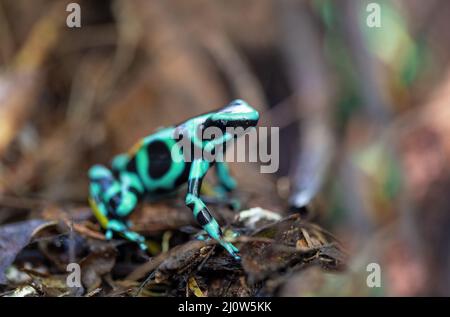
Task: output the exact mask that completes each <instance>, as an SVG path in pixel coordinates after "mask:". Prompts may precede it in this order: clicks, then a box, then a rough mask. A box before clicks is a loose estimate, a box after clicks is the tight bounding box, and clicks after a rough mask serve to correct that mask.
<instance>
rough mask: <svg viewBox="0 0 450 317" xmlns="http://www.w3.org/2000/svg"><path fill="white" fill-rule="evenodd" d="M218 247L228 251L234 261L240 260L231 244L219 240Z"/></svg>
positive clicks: (236, 250)
mask: <svg viewBox="0 0 450 317" xmlns="http://www.w3.org/2000/svg"><path fill="white" fill-rule="evenodd" d="M219 243H220V245H221V246H222V247H223V248H224V249H225V250H227V251H228V253H229V254H230V255H231V256H232V257H233V258H235V259H236V260H240V259H241V257H240V256H239V249H238V248H236V247H235V246H234V245H233V244H232V243H231V242H228V241H225V240H220V241H219Z"/></svg>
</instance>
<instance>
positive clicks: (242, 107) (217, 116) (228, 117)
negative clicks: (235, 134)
mask: <svg viewBox="0 0 450 317" xmlns="http://www.w3.org/2000/svg"><path fill="white" fill-rule="evenodd" d="M258 119H259V113H258V111H256V110H255V109H254V108H253V107H251V106H250V105H249V104H248V103H246V102H245V101H244V100H241V99H237V100H233V101H232V102H230V103H229V104H228V105H226V106H225V107H223V108H222V109H220V110H218V111H216V112H215V113H214V114H212V115H211V117H209V118H208V124H207V125H210V126H214V127H218V128H220V129H222V130H223V131H225V130H226V128H243V129H247V128H252V127H256V125H257V124H258Z"/></svg>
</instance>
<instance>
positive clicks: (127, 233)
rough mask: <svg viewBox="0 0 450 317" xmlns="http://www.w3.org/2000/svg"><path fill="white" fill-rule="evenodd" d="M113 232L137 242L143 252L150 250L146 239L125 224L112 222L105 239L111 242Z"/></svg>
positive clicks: (109, 224) (116, 221)
mask: <svg viewBox="0 0 450 317" xmlns="http://www.w3.org/2000/svg"><path fill="white" fill-rule="evenodd" d="M113 232H117V233H118V234H120V235H122V236H123V237H124V238H125V239H127V240H129V241H132V242H135V243H137V244H138V245H139V247H140V248H141V250H143V251H146V250H147V249H148V247H147V244H146V243H145V238H144V237H143V236H141V235H140V234H139V233H137V232H135V231H132V230H130V229H129V228H128V227H127V226H126V225H125V224H124V223H123V222H121V221H118V220H110V221H109V223H108V226H107V228H106V234H105V237H106V239H107V240H111V239H112V236H113Z"/></svg>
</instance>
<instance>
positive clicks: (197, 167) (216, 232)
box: [186, 159, 240, 259]
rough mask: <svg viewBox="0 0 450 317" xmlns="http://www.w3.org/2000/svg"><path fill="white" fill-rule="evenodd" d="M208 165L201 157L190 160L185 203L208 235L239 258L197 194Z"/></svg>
mask: <svg viewBox="0 0 450 317" xmlns="http://www.w3.org/2000/svg"><path fill="white" fill-rule="evenodd" d="M209 167H210V164H209V162H208V161H206V160H203V159H195V160H194V161H193V162H192V165H191V170H190V174H189V180H188V192H187V195H186V205H187V206H188V207H189V208H190V209H191V210H192V213H193V214H194V218H195V219H196V220H197V221H198V223H199V224H200V225H201V226H202V228H203V229H204V230H205V231H206V232H207V233H208V235H209V236H210V237H211V238H213V239H215V240H216V241H218V242H219V243H220V244H221V245H222V246H223V247H224V248H225V249H226V250H227V251H228V252H229V253H230V254H231V255H232V256H233V257H234V258H235V259H239V258H240V257H239V256H238V252H239V250H238V249H237V248H236V247H235V246H234V245H233V244H232V243H230V242H227V241H225V240H224V238H223V234H222V230H221V229H220V226H219V224H218V223H217V220H216V219H214V217H213V216H212V215H211V213H210V212H209V210H208V208H207V207H206V205H205V203H204V202H203V201H202V200H201V198H200V196H199V192H200V187H201V184H202V180H203V178H204V177H205V175H206V172H207V171H208V169H209Z"/></svg>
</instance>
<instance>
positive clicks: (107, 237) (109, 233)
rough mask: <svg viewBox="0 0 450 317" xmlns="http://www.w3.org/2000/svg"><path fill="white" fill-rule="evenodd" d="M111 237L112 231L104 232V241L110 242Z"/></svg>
mask: <svg viewBox="0 0 450 317" xmlns="http://www.w3.org/2000/svg"><path fill="white" fill-rule="evenodd" d="M112 237H113V232H112V230H111V229H108V230H106V233H105V238H106V240H111V239H112Z"/></svg>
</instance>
